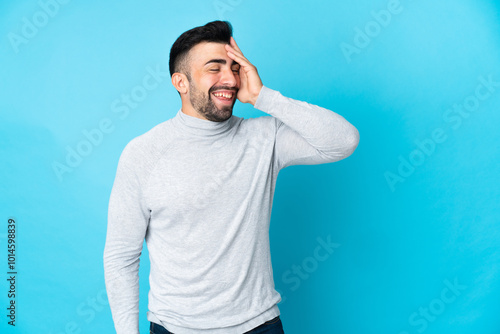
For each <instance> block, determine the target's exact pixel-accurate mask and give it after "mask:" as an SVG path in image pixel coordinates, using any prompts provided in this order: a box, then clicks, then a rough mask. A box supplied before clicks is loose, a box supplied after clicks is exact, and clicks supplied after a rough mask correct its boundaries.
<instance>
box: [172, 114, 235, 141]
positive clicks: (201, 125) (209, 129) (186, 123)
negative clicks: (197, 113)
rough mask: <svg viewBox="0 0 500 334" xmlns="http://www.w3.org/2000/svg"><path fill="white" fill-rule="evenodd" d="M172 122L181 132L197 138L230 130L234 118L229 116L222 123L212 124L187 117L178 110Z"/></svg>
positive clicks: (200, 119) (211, 122)
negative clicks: (197, 136)
mask: <svg viewBox="0 0 500 334" xmlns="http://www.w3.org/2000/svg"><path fill="white" fill-rule="evenodd" d="M172 120H173V121H174V122H175V125H176V126H178V127H179V128H180V129H181V130H182V131H186V132H189V133H191V134H194V135H199V136H215V135H218V134H220V133H223V132H225V131H227V130H228V129H230V128H231V126H232V124H233V121H234V120H235V118H234V116H233V115H231V117H229V118H228V119H227V120H225V121H223V122H214V121H209V120H206V119H202V118H197V117H194V116H190V115H187V114H185V113H184V112H182V109H179V111H178V112H177V115H175V117H174V118H173V119H172Z"/></svg>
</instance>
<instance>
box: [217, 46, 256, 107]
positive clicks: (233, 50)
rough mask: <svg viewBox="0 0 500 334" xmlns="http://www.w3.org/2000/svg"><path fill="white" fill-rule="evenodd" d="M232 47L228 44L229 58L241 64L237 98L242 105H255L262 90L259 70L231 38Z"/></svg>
mask: <svg viewBox="0 0 500 334" xmlns="http://www.w3.org/2000/svg"><path fill="white" fill-rule="evenodd" d="M230 43H231V45H228V44H226V51H227V54H228V56H229V58H231V59H233V60H234V61H236V62H237V63H238V64H240V81H241V84H240V89H239V91H238V95H237V96H236V97H237V98H238V100H240V102H241V103H250V104H252V105H255V102H256V101H257V97H258V96H259V93H260V90H261V88H262V86H263V85H262V81H261V80H260V76H259V73H258V72H257V68H256V67H255V66H253V65H252V63H250V62H249V61H248V59H246V58H245V56H243V53H242V52H241V50H240V48H239V47H238V45H237V44H236V41H235V40H234V38H233V37H231V42H230Z"/></svg>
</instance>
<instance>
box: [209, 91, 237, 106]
mask: <svg viewBox="0 0 500 334" xmlns="http://www.w3.org/2000/svg"><path fill="white" fill-rule="evenodd" d="M212 95H213V96H214V97H215V98H216V99H217V100H219V101H221V102H224V103H230V102H232V101H233V100H234V96H235V95H236V93H235V92H234V91H221V92H213V93H212Z"/></svg>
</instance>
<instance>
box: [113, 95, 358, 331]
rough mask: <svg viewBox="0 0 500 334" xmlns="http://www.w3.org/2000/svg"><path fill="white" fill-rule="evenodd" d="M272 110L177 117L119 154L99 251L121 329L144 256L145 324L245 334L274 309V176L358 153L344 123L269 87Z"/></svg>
mask: <svg viewBox="0 0 500 334" xmlns="http://www.w3.org/2000/svg"><path fill="white" fill-rule="evenodd" d="M254 107H255V108H257V109H259V110H261V111H263V112H265V113H267V114H269V115H271V116H263V117H257V118H249V119H243V118H240V117H236V116H234V115H233V116H232V117H231V118H229V119H228V120H226V121H224V122H212V121H208V120H205V119H199V118H195V117H192V116H189V115H186V114H184V113H183V112H182V111H181V110H179V111H178V112H177V114H176V115H175V116H174V117H173V118H172V119H169V120H167V121H165V122H163V123H161V124H159V125H157V126H155V127H154V128H153V129H151V130H150V131H148V132H147V133H145V134H143V135H141V136H138V137H137V138H135V139H133V140H132V141H131V142H130V143H129V144H128V145H127V146H126V147H125V149H124V150H123V152H122V154H121V157H120V160H119V163H118V169H117V172H116V178H115V181H114V184H113V189H112V191H111V196H110V201H109V211H108V230H107V236H106V245H105V249H104V269H105V281H106V289H107V292H108V298H109V302H110V307H111V311H112V314H113V320H114V323H115V328H116V331H117V333H118V334H137V333H139V277H138V269H139V257H140V254H141V251H142V245H143V241H144V239H145V240H146V244H147V247H148V250H149V258H150V262H151V271H150V277H149V282H150V291H149V312H148V314H147V317H148V320H149V321H153V322H155V323H158V324H160V325H162V326H164V327H165V328H167V329H168V330H169V331H171V332H173V333H175V334H192V333H203V334H241V333H243V332H246V331H249V330H251V329H252V328H255V327H257V326H259V325H260V324H262V323H263V322H265V321H267V320H270V319H272V318H274V317H276V316H277V315H279V314H280V312H279V309H278V306H277V303H278V302H279V301H280V300H281V296H280V294H279V293H278V292H277V291H276V290H275V287H274V281H273V269H272V266H271V254H270V247H269V223H270V217H271V209H272V203H273V194H274V189H275V184H276V179H277V177H278V172H279V171H280V170H281V169H283V168H285V167H287V166H291V165H313V164H322V163H330V162H334V161H338V160H341V159H343V158H346V157H347V156H349V155H350V154H351V153H352V152H353V151H354V150H355V148H356V147H357V145H358V141H359V134H358V131H357V129H356V128H355V127H354V126H352V125H351V124H350V123H349V122H348V121H346V120H345V119H344V118H343V117H342V116H340V115H338V114H336V113H334V112H332V111H330V110H327V109H324V108H321V107H318V106H315V105H311V104H309V103H306V102H301V101H297V100H293V99H290V98H287V97H284V96H283V95H281V93H279V92H278V91H275V90H272V89H270V88H268V87H266V86H264V87H262V90H261V92H260V94H259V96H258V99H257V102H256V103H255V106H254Z"/></svg>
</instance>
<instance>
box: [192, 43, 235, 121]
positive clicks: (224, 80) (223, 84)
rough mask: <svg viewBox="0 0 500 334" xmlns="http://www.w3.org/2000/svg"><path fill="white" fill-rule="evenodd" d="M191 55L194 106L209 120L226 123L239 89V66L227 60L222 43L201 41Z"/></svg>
mask: <svg viewBox="0 0 500 334" xmlns="http://www.w3.org/2000/svg"><path fill="white" fill-rule="evenodd" d="M189 52H190V56H191V62H190V67H191V72H190V73H191V75H190V76H191V80H190V81H189V100H190V102H191V105H192V106H193V108H194V109H195V110H196V111H197V112H198V113H199V114H200V115H201V116H202V117H204V118H206V119H208V120H210V121H214V122H222V121H225V120H227V119H228V118H230V117H231V115H232V113H233V106H234V104H235V103H236V94H237V93H238V90H239V88H240V76H239V69H240V65H239V64H238V63H236V62H235V61H234V60H232V59H231V58H229V57H228V55H227V52H226V49H225V48H224V44H222V43H212V42H202V43H199V44H197V45H195V46H194V47H193V48H192V49H191V50H190V51H189ZM221 94H223V95H222V96H221ZM224 95H225V96H224ZM228 96H229V97H228Z"/></svg>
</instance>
